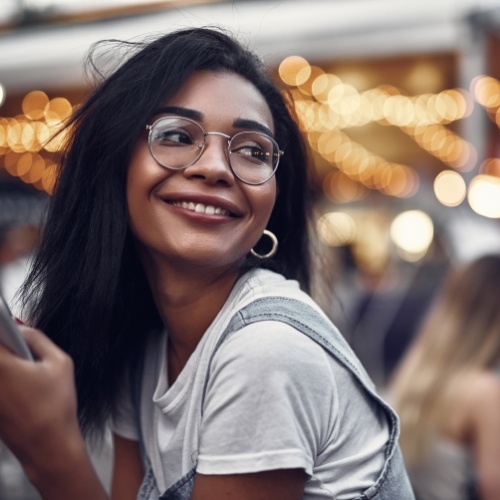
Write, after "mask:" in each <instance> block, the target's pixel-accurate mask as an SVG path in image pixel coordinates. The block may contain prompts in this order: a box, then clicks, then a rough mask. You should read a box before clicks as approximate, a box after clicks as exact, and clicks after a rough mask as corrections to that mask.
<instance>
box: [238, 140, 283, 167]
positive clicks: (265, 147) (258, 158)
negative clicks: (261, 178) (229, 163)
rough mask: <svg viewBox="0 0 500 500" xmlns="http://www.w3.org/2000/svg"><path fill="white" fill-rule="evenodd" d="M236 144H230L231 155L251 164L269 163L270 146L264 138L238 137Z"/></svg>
mask: <svg viewBox="0 0 500 500" xmlns="http://www.w3.org/2000/svg"><path fill="white" fill-rule="evenodd" d="M235 142H236V144H231V154H237V155H239V156H240V157H241V158H242V159H244V160H247V161H249V162H253V163H270V162H271V161H272V151H273V148H272V145H271V144H268V141H267V140H266V139H265V138H264V137H255V136H254V137H245V138H243V137H238V140H236V141H235Z"/></svg>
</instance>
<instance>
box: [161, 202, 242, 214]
mask: <svg viewBox="0 0 500 500" xmlns="http://www.w3.org/2000/svg"><path fill="white" fill-rule="evenodd" d="M171 204H172V205H173V206H174V207H180V208H183V209H185V210H190V211H192V212H196V213H198V214H205V215H226V216H232V215H233V214H231V212H229V210H226V209H225V208H222V207H216V206H214V205H205V204H204V203H195V202H193V201H173V202H171Z"/></svg>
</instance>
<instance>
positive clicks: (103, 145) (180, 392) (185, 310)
mask: <svg viewBox="0 0 500 500" xmlns="http://www.w3.org/2000/svg"><path fill="white" fill-rule="evenodd" d="M136 49H137V50H136V52H135V53H134V54H133V55H131V56H130V57H129V58H128V59H127V61H126V62H125V63H124V64H123V65H122V66H121V67H120V68H118V69H117V70H116V71H115V72H114V73H113V74H112V75H111V76H109V77H108V78H106V79H105V80H104V81H103V82H102V83H101V84H100V86H99V87H98V88H97V89H96V90H95V92H94V93H93V94H92V95H91V96H90V98H89V99H88V100H87V102H86V103H85V104H83V105H82V107H81V108H79V110H78V111H77V112H76V115H75V117H74V118H73V120H72V122H71V124H70V130H71V135H70V140H69V142H68V147H67V150H66V154H65V156H64V159H63V161H62V167H61V172H60V176H59V180H58V184H57V189H56V192H55V194H54V196H53V199H52V203H51V207H50V213H49V215H48V218H47V221H46V225H45V231H44V237H43V241H42V244H41V248H40V250H39V253H38V255H37V259H36V262H35V264H34V267H33V270H32V273H31V275H30V277H29V279H28V281H27V284H26V292H27V293H26V298H27V304H28V310H29V312H30V314H29V324H30V325H32V326H33V327H35V328H37V329H38V330H41V331H43V332H44V333H45V334H46V335H47V336H48V337H50V339H51V340H49V339H48V338H47V337H46V336H45V335H43V334H42V333H40V332H39V331H38V332H37V331H34V330H32V329H25V333H26V337H27V339H28V342H29V344H30V345H31V348H32V350H33V351H34V353H35V355H36V356H37V358H38V360H37V362H36V363H31V364H30V363H28V362H23V361H21V360H19V359H16V358H15V357H14V356H11V355H10V354H9V353H8V352H6V351H5V350H2V351H0V435H1V436H3V438H4V439H5V440H6V442H7V443H8V445H9V446H10V447H11V448H12V449H13V451H14V452H15V453H16V454H17V456H18V457H19V459H20V461H21V463H22V464H23V465H24V467H25V469H26V471H27V474H28V476H29V478H30V479H31V481H32V482H33V484H34V485H35V486H36V487H37V488H38V490H39V491H40V492H41V493H42V496H43V497H44V499H59V498H64V499H67V498H72V499H79V498H85V499H88V498H92V499H99V498H107V494H106V492H105V491H104V489H103V488H102V487H101V486H100V484H99V482H98V480H97V479H96V476H95V473H94V471H93V470H92V467H91V466H90V464H89V460H88V457H87V454H86V451H85V447H84V440H83V438H82V432H81V431H80V428H81V430H82V431H83V435H93V434H94V433H96V432H99V430H100V429H102V427H103V426H104V424H105V423H106V422H108V420H109V418H110V417H111V421H112V424H111V425H112V429H113V432H114V452H115V461H114V462H115V463H114V473H113V481H112V488H111V496H112V498H113V499H120V500H127V499H135V498H136V497H139V498H145V499H149V498H159V497H160V495H161V498H164V499H167V498H168V499H184V498H186V499H188V498H192V499H193V500H200V499H203V500H211V499H214V500H215V499H217V500H220V499H222V498H227V499H238V500H245V499H250V498H251V499H262V500H266V499H269V500H271V499H272V500H276V499H287V500H292V499H300V498H305V499H313V498H318V499H319V498H336V499H339V500H341V499H354V498H370V499H372V498H373V499H377V498H384V499H394V500H405V499H411V498H413V494H412V493H411V490H410V487H409V483H408V480H407V476H406V473H405V471H404V468H403V466H402V459H401V456H400V454H399V449H398V447H397V442H396V441H397V436H398V422H397V418H396V416H395V414H394V412H393V411H392V410H391V409H390V408H389V407H388V406H387V405H386V404H385V403H384V402H383V401H381V400H380V399H379V398H378V396H377V395H376V394H375V393H374V391H373V388H372V385H371V382H370V381H369V380H368V377H367V376H366V374H365V373H364V371H363V369H362V367H361V366H360V364H359V362H358V361H357V359H356V358H355V357H354V355H353V354H352V352H351V351H350V350H349V348H348V347H347V346H346V344H345V342H344V341H343V339H342V337H341V336H340V334H339V333H338V332H337V331H336V330H335V327H334V326H333V325H332V324H331V323H330V322H329V321H328V320H327V319H326V316H325V315H324V314H323V313H322V312H321V311H320V309H319V307H318V306H317V305H316V304H315V302H314V301H313V300H312V299H311V298H310V296H309V295H307V293H306V292H307V290H308V289H309V284H310V278H311V276H310V274H311V273H310V263H311V256H310V252H309V244H308V230H309V225H308V214H309V212H308V210H309V203H310V201H309V191H308V189H309V188H308V173H307V162H306V157H305V154H304V146H303V143H302V140H301V137H300V133H299V130H298V128H297V126H296V124H295V122H294V121H293V119H292V118H291V115H290V111H289V109H288V106H287V103H286V101H285V100H284V98H283V96H282V94H281V93H280V91H279V90H278V88H277V87H276V86H275V85H274V84H273V83H272V81H271V80H270V79H269V77H268V76H267V75H266V73H265V71H264V68H263V66H262V64H261V63H260V61H259V60H258V59H257V58H256V57H255V56H254V55H253V54H252V53H251V52H249V51H248V50H246V49H245V48H243V47H242V46H241V45H240V44H238V43H237V42H236V41H234V40H233V39H232V38H231V37H229V36H227V35H226V34H225V33H223V32H222V31H221V30H217V29H204V28H197V29H186V30H181V31H178V32H174V33H171V34H167V35H165V36H162V37H160V38H157V39H156V40H153V41H150V42H149V43H144V44H139V45H138V46H137V47H136ZM299 283H300V284H301V285H302V289H301V288H300V287H299ZM56 345H57V347H56ZM71 359H72V360H73V361H71ZM72 363H74V375H75V382H76V392H75V389H74V384H73V382H72V371H73V369H72ZM75 394H77V395H78V396H76V395H75ZM7 402H8V404H6V403H7Z"/></svg>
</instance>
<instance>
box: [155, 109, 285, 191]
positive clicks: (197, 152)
mask: <svg viewBox="0 0 500 500" xmlns="http://www.w3.org/2000/svg"><path fill="white" fill-rule="evenodd" d="M209 134H210V133H209ZM205 140H206V137H205V132H204V130H203V129H202V128H201V126H200V125H199V124H198V123H196V122H195V121H192V120H189V119H186V118H182V117H165V118H161V119H160V120H157V121H156V122H155V123H154V124H153V126H152V127H151V130H150V135H149V147H150V150H151V154H152V155H153V158H154V159H155V160H156V161H157V162H158V163H160V164H161V165H163V166H164V167H167V168H170V169H174V170H179V169H182V168H186V167H188V166H190V165H192V164H193V163H195V162H196V160H198V158H199V157H200V156H201V154H202V152H203V148H204V145H205ZM228 152H229V163H230V165H231V168H232V170H233V172H234V174H235V175H236V176H237V177H238V178H239V179H241V180H242V181H243V182H246V183H249V184H261V183H263V182H265V181H267V180H268V179H270V178H271V177H272V176H273V174H274V171H275V170H276V168H277V166H278V161H279V150H278V146H277V144H276V143H275V141H274V140H273V139H272V138H270V137H269V136H267V135H265V134H262V133H260V132H256V131H243V132H239V133H237V134H236V135H234V136H233V137H232V138H231V139H230V140H229V144H228Z"/></svg>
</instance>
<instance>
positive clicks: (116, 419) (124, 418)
mask: <svg viewBox="0 0 500 500" xmlns="http://www.w3.org/2000/svg"><path fill="white" fill-rule="evenodd" d="M110 428H111V431H112V432H113V433H115V434H118V435H119V436H121V437H124V438H127V439H133V440H135V441H138V440H139V435H138V432H137V423H136V416H135V410H134V406H133V403H132V393H131V390H130V382H129V381H128V382H127V383H126V384H124V386H123V387H122V390H121V393H120V397H119V400H118V404H117V406H116V409H115V411H114V412H113V415H112V418H111V422H110Z"/></svg>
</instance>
